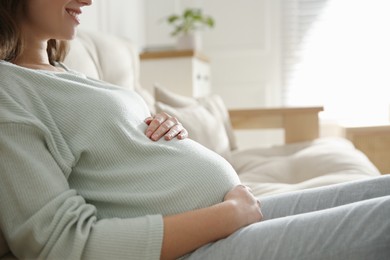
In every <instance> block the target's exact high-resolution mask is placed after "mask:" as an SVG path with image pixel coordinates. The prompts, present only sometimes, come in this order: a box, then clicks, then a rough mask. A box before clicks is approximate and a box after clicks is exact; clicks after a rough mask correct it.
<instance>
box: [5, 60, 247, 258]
mask: <svg viewBox="0 0 390 260" xmlns="http://www.w3.org/2000/svg"><path fill="white" fill-rule="evenodd" d="M147 116H149V111H148V108H147V106H146V104H145V103H144V101H143V100H142V99H141V98H140V97H139V96H138V95H137V94H136V93H135V92H134V91H132V90H128V89H123V88H120V87H117V86H113V85H110V84H108V83H105V82H101V81H98V80H93V79H90V78H88V77H85V76H84V75H82V74H79V73H76V72H73V71H68V72H63V73H56V72H49V71H40V70H32V69H27V68H23V67H19V66H16V65H13V64H11V63H8V62H4V61H0V176H1V181H0V198H1V199H0V228H1V231H2V233H3V236H4V238H5V241H6V242H7V244H8V246H9V248H10V250H11V251H12V253H13V254H14V255H15V256H17V257H18V258H33V259H37V258H41V259H43V258H44V259H80V258H82V259H159V256H160V250H161V245H162V239H163V228H164V227H163V221H162V218H163V216H165V215H172V214H176V213H180V212H185V211H188V210H192V209H198V208H203V207H207V206H210V205H213V204H216V203H219V202H221V201H222V200H223V197H224V195H225V194H226V192H228V191H229V190H230V189H231V188H232V187H233V186H235V185H237V184H238V183H239V180H238V177H237V175H236V173H235V171H234V169H233V168H232V167H231V165H230V164H229V163H228V162H226V161H225V160H224V159H223V158H222V157H220V156H219V155H217V154H216V153H214V152H212V151H210V150H208V149H206V148H205V147H203V146H201V145H200V144H198V143H196V142H194V141H192V140H191V139H189V138H188V139H185V140H177V139H174V140H171V141H165V140H163V139H161V140H159V141H157V142H154V141H152V140H150V139H149V138H147V137H146V135H145V134H144V132H145V129H146V124H145V123H144V119H145V118H146V117H147ZM1 241H2V239H1V232H0V256H1V254H2V253H4V252H1V251H2V250H1V249H3V251H4V247H6V244H5V243H2V242H1Z"/></svg>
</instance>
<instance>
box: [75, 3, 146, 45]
mask: <svg viewBox="0 0 390 260" xmlns="http://www.w3.org/2000/svg"><path fill="white" fill-rule="evenodd" d="M83 12H84V13H83V16H82V20H81V25H80V29H87V30H94V31H102V32H105V33H111V34H115V35H120V36H123V37H126V38H129V39H131V40H132V41H133V42H134V43H135V44H136V46H139V48H140V49H141V48H142V46H144V45H145V36H144V33H145V31H144V2H143V0H115V1H94V3H93V5H92V6H90V7H86V8H84V10H83Z"/></svg>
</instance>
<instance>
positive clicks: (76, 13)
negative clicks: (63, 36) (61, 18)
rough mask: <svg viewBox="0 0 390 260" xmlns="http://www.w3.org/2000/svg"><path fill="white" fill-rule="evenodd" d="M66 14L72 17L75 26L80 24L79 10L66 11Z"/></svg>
mask: <svg viewBox="0 0 390 260" xmlns="http://www.w3.org/2000/svg"><path fill="white" fill-rule="evenodd" d="M66 12H67V13H68V14H69V15H70V16H72V17H73V19H74V20H75V21H76V22H77V24H80V18H79V16H80V14H81V11H80V10H75V9H66Z"/></svg>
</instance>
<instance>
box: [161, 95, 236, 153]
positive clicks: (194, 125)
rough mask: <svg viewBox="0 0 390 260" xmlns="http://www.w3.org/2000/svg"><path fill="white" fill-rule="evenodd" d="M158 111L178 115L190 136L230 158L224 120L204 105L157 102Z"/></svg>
mask: <svg viewBox="0 0 390 260" xmlns="http://www.w3.org/2000/svg"><path fill="white" fill-rule="evenodd" d="M155 104H156V111H157V112H162V111H164V112H166V113H168V114H170V115H171V116H174V117H176V118H177V119H178V120H179V121H180V123H182V124H183V126H184V127H185V128H186V129H187V131H188V133H189V138H191V139H192V140H194V141H196V142H198V143H200V144H202V145H203V146H205V147H207V148H209V149H210V150H213V151H214V152H216V153H218V154H219V155H221V156H222V157H224V158H225V159H226V160H228V161H229V160H230V147H229V139H228V137H227V135H226V131H225V128H224V125H223V124H222V121H220V120H218V118H216V117H215V116H214V115H213V114H211V113H210V111H208V110H207V109H206V108H205V107H204V106H203V105H201V104H195V105H191V106H186V107H172V106H170V105H167V104H164V103H161V102H158V101H157V102H156V103H155Z"/></svg>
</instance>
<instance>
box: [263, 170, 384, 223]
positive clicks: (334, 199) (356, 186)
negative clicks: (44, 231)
mask: <svg viewBox="0 0 390 260" xmlns="http://www.w3.org/2000/svg"><path fill="white" fill-rule="evenodd" d="M387 195H390V175H384V176H379V177H374V178H369V179H364V180H357V181H353V182H346V183H341V184H335V185H329V186H324V187H319V188H313V189H307V190H302V191H295V192H288V193H284V194H279V195H271V196H266V197H263V198H260V201H261V203H262V212H263V215H264V220H268V219H274V218H279V217H285V216H291V215H295V214H301V213H307V212H311V211H316V210H322V209H327V208H331V207H337V206H340V205H345V204H348V203H353V202H357V201H362V200H367V199H372V198H376V197H382V196H387ZM389 218H390V217H389Z"/></svg>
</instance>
